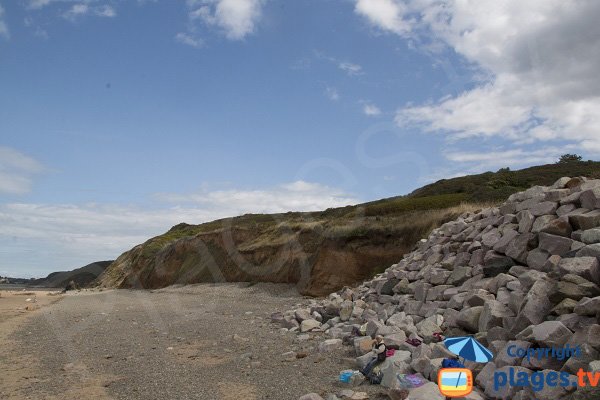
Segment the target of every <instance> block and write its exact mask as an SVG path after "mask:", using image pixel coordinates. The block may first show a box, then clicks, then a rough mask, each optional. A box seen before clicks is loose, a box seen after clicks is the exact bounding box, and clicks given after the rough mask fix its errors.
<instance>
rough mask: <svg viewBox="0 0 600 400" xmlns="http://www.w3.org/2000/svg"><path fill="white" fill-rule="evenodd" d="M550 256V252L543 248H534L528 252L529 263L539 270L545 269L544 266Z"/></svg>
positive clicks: (531, 266)
mask: <svg viewBox="0 0 600 400" xmlns="http://www.w3.org/2000/svg"><path fill="white" fill-rule="evenodd" d="M549 258H550V253H548V252H547V251H545V250H542V249H533V250H531V251H530V252H529V253H528V254H527V265H529V267H530V268H533V269H535V270H538V271H544V266H545V265H546V262H547V261H548V259H549Z"/></svg>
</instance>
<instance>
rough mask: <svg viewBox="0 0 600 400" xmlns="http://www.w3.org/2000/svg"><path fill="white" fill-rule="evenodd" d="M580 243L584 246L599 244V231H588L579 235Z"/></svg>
mask: <svg viewBox="0 0 600 400" xmlns="http://www.w3.org/2000/svg"><path fill="white" fill-rule="evenodd" d="M581 241H582V242H583V243H585V244H594V243H600V229H598V228H596V229H588V230H587V231H584V232H583V233H582V235H581Z"/></svg>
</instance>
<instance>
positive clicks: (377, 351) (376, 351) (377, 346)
mask: <svg viewBox="0 0 600 400" xmlns="http://www.w3.org/2000/svg"><path fill="white" fill-rule="evenodd" d="M386 351H387V347H386V345H385V343H383V336H381V335H377V336H375V341H374V342H373V348H372V350H371V354H372V355H373V359H372V360H371V361H369V363H368V364H367V366H366V367H365V368H363V369H362V371H361V372H362V373H363V375H364V376H366V377H369V375H370V374H371V372H372V371H373V368H375V365H377V364H378V363H380V362H383V361H385V359H386Z"/></svg>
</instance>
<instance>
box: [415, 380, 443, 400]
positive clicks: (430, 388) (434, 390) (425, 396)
mask: <svg viewBox="0 0 600 400" xmlns="http://www.w3.org/2000/svg"><path fill="white" fill-rule="evenodd" d="M408 398H409V399H410V400H444V399H445V397H444V396H442V395H441V393H440V388H439V387H438V385H437V384H435V383H433V382H427V383H426V384H424V385H423V386H420V387H418V388H414V389H410V390H409V394H408Z"/></svg>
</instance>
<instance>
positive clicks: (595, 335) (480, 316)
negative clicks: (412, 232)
mask: <svg viewBox="0 0 600 400" xmlns="http://www.w3.org/2000/svg"><path fill="white" fill-rule="evenodd" d="M599 257H600V180H586V179H585V178H574V179H571V178H561V179H559V180H558V181H557V182H556V183H555V184H554V185H552V186H550V187H541V186H535V187H532V188H530V189H528V190H526V191H524V192H521V193H517V194H513V195H512V196H510V198H509V199H508V201H507V202H506V203H504V204H503V205H502V206H500V207H499V208H488V209H484V210H482V211H481V212H478V213H465V214H463V215H461V216H460V217H459V218H458V219H457V220H455V221H453V222H449V223H446V224H444V225H443V226H441V227H440V228H439V229H435V230H434V231H433V232H432V233H431V235H430V236H429V238H428V239H423V240H421V241H420V242H419V244H418V248H417V249H416V250H414V251H413V252H411V253H409V254H407V255H406V256H405V257H404V258H403V259H402V260H401V261H400V262H399V263H397V264H394V265H392V266H391V267H390V268H388V269H387V270H386V271H385V272H384V273H382V274H380V275H377V276H376V277H375V278H374V279H372V280H369V281H367V282H365V283H363V284H362V285H360V286H358V287H356V288H354V289H349V288H345V289H343V290H342V291H340V292H337V293H333V294H331V295H330V296H329V297H328V299H327V300H324V301H312V303H311V305H310V306H309V307H306V308H305V309H297V310H292V311H288V312H286V313H284V314H281V313H275V314H274V315H273V320H274V321H277V322H279V323H281V324H282V325H283V326H284V327H285V328H286V329H289V330H291V331H301V332H303V333H305V332H317V333H313V334H319V333H318V332H322V334H323V335H325V336H326V337H329V339H327V341H325V342H324V343H328V344H327V345H324V346H334V342H335V343H336V344H341V343H342V341H343V342H345V343H349V344H351V345H353V347H354V351H355V352H356V356H358V358H357V359H356V361H357V366H363V365H364V364H365V362H366V361H367V360H368V359H369V355H365V354H366V353H367V352H368V351H369V350H370V344H371V337H372V336H374V335H375V334H381V335H384V336H385V341H386V342H387V343H388V344H396V345H398V346H399V348H400V351H398V352H397V353H396V355H395V356H394V357H393V358H391V359H388V360H387V361H386V363H385V364H384V365H383V366H382V371H383V372H384V379H383V382H382V385H384V386H387V387H391V388H393V387H394V386H396V384H397V379H396V374H398V373H419V374H422V375H423V377H425V378H426V379H428V380H430V381H431V382H430V383H428V384H426V385H425V386H423V387H421V388H419V389H413V390H412V391H411V394H410V399H411V400H418V399H421V400H436V399H442V400H443V397H442V396H441V395H440V393H439V390H438V388H437V384H436V383H434V382H437V373H438V370H439V368H440V366H441V361H442V360H443V358H445V357H448V356H450V355H451V354H450V353H448V351H447V350H446V349H445V347H444V345H443V344H442V343H436V340H435V335H434V333H438V332H442V333H443V334H444V335H445V336H446V337H453V336H467V335H473V336H475V337H476V338H477V339H478V340H479V341H480V342H481V343H483V344H484V345H486V346H487V347H488V348H489V349H490V350H491V351H492V352H493V353H494V355H495V357H494V359H493V361H492V362H489V363H487V364H475V363H471V362H469V363H467V367H469V368H471V369H472V370H473V372H474V377H475V383H476V390H475V391H474V392H473V393H471V394H470V395H469V396H468V397H467V398H468V399H517V400H519V399H520V400H524V399H563V398H564V399H572V400H575V399H597V398H600V392H599V389H597V388H594V387H590V386H589V385H588V386H586V387H579V388H577V387H576V386H574V385H571V384H572V383H574V382H576V381H577V376H576V374H577V372H578V371H579V369H580V368H581V369H583V370H584V371H598V370H600V319H599V318H600V287H599V285H600V264H599V261H598V259H599ZM364 324H366V335H367V336H364V337H363V336H360V335H359V336H356V335H355V334H354V333H353V331H355V329H358V328H360V327H361V326H363V325H364ZM406 339H419V340H422V341H423V344H421V345H420V346H413V345H411V344H408V343H407V342H406ZM567 345H569V346H572V347H573V346H579V349H580V354H577V355H573V356H571V357H568V358H565V359H563V360H559V359H557V358H552V357H543V358H539V359H538V358H535V357H534V358H530V359H528V358H527V357H519V356H514V354H513V356H509V354H508V349H509V347H511V346H516V347H518V348H522V349H529V348H531V349H537V348H550V347H553V346H554V347H564V346H567ZM514 348H515V347H513V349H514ZM511 368H515V370H514V371H517V372H524V373H525V374H526V375H527V376H532V375H533V374H536V375H540V374H541V375H542V376H543V377H547V376H549V374H552V371H557V372H562V373H564V376H565V377H568V382H569V386H567V387H560V386H556V387H551V386H550V385H545V386H544V387H543V388H541V390H539V391H533V389H532V387H518V386H509V385H504V386H497V385H494V378H495V376H496V375H498V374H500V373H506V374H510V369H511ZM576 388H577V390H576ZM311 398H315V399H316V398H318V397H314V396H313V397H311ZM329 398H330V399H335V398H337V397H336V396H335V395H331V396H330V397H329Z"/></svg>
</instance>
